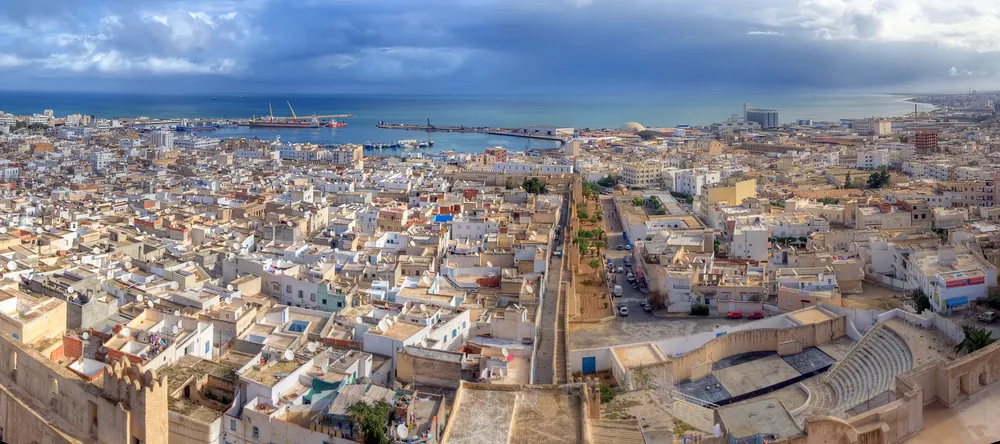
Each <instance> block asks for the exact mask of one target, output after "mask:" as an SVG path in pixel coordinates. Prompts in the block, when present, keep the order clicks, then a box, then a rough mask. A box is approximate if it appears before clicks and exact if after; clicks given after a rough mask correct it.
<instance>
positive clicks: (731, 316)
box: [726, 310, 743, 319]
mask: <svg viewBox="0 0 1000 444" xmlns="http://www.w3.org/2000/svg"><path fill="white" fill-rule="evenodd" d="M726 317H727V318H729V319H743V312H742V311H739V310H734V311H731V312H729V314H727V315H726Z"/></svg>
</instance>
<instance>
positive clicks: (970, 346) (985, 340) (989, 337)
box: [955, 325, 996, 353]
mask: <svg viewBox="0 0 1000 444" xmlns="http://www.w3.org/2000/svg"><path fill="white" fill-rule="evenodd" d="M962 331H964V332H965V339H963V340H962V342H961V343H960V344H958V345H956V346H955V351H956V352H961V351H963V350H964V351H965V352H966V353H972V352H974V351H976V350H979V349H981V348H984V347H986V346H987V345H990V344H992V343H994V342H996V338H994V337H993V332H991V331H989V330H987V329H985V328H981V327H976V326H974V325H966V326H963V327H962Z"/></svg>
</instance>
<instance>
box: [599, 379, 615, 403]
mask: <svg viewBox="0 0 1000 444" xmlns="http://www.w3.org/2000/svg"><path fill="white" fill-rule="evenodd" d="M612 399H615V394H614V393H612V392H611V386H610V385H607V384H601V404H607V403H609V402H611V400H612Z"/></svg>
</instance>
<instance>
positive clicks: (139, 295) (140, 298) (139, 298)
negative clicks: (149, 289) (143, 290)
mask: <svg viewBox="0 0 1000 444" xmlns="http://www.w3.org/2000/svg"><path fill="white" fill-rule="evenodd" d="M135 300H137V301H139V302H142V295H141V294H137V295H135Z"/></svg>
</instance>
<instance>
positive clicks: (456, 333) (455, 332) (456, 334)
mask: <svg viewBox="0 0 1000 444" xmlns="http://www.w3.org/2000/svg"><path fill="white" fill-rule="evenodd" d="M455 336H458V330H457V329H452V330H451V337H452V338H454V337H455Z"/></svg>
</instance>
